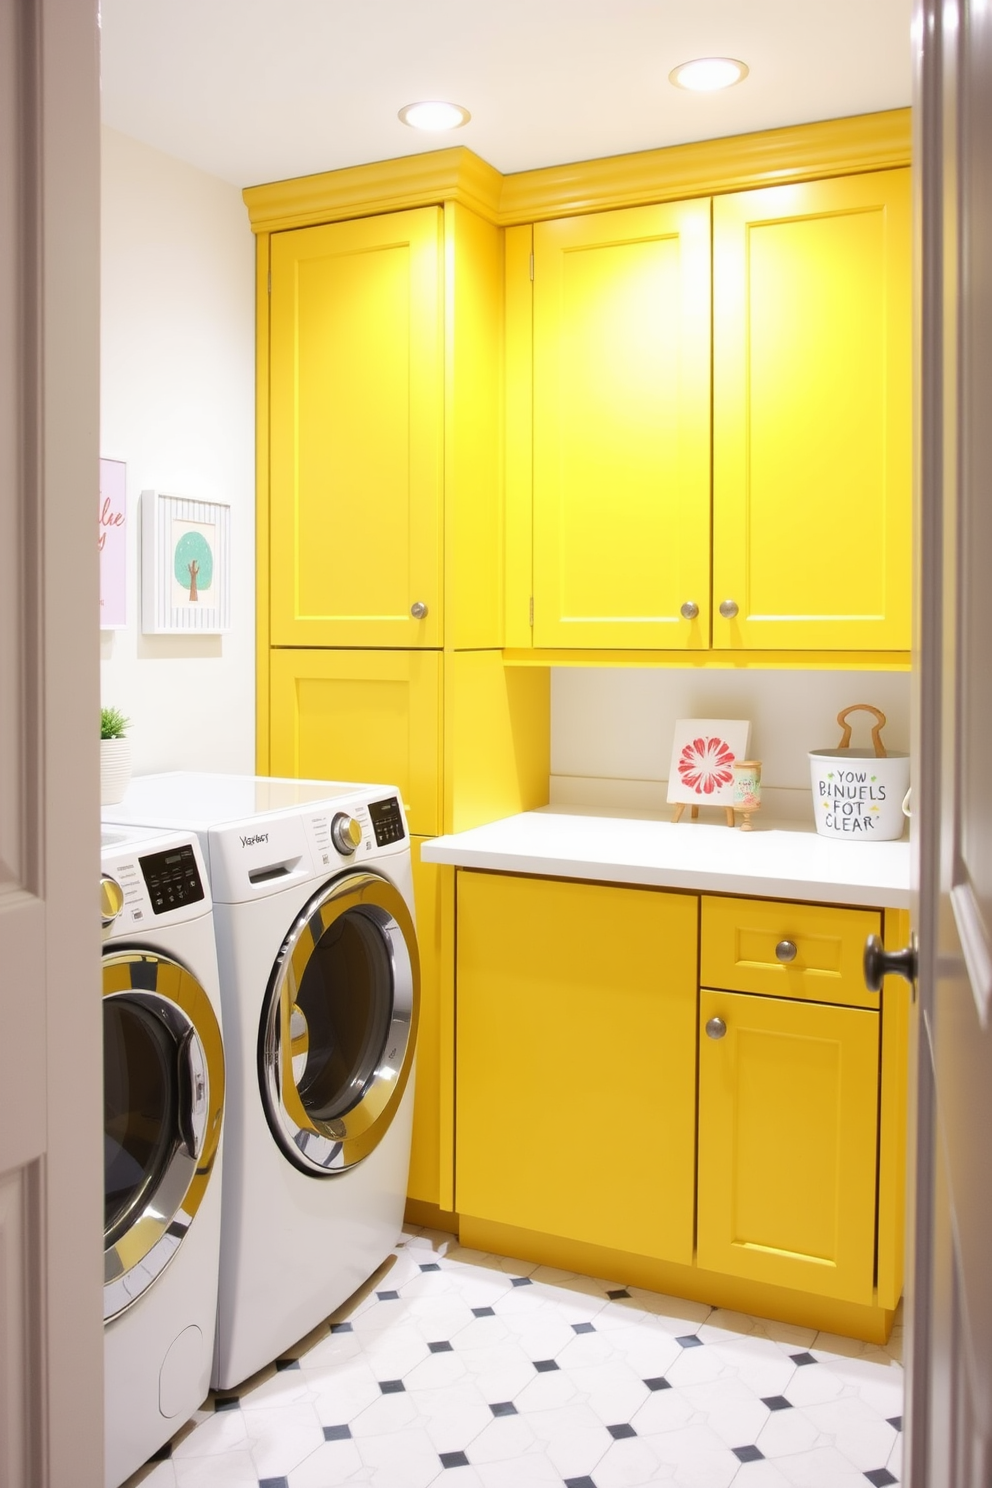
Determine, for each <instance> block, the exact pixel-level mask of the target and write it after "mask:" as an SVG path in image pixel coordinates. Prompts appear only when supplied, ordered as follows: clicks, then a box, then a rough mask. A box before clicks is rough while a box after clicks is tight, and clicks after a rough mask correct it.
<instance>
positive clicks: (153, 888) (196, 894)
mask: <svg viewBox="0 0 992 1488" xmlns="http://www.w3.org/2000/svg"><path fill="white" fill-rule="evenodd" d="M138 862H139V863H140V864H141V873H142V876H143V878H144V880H145V887H146V888H147V890H148V897H149V899H150V900H151V906H152V913H153V914H157V915H160V914H168V912H169V910H170V909H180V908H182V907H184V906H185V905H187V904H196V903H197V902H198V901H199V900H201V899H202V898H203V879H202V876H201V874H200V867H199V864H198V863H197V861H196V854H195V853H194V852H193V849H192V847H191V846H190V845H189V844H188V843H187V844H186V845H185V846H183V847H175V848H170V849H169V850H168V851H166V852H157V853H147V854H146V855H145V856H144V857H140V858H139V859H138Z"/></svg>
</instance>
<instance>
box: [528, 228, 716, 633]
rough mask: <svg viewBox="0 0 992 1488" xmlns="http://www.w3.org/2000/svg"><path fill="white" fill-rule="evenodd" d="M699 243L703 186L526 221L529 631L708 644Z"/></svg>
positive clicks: (706, 306) (703, 231) (704, 307)
mask: <svg viewBox="0 0 992 1488" xmlns="http://www.w3.org/2000/svg"><path fill="white" fill-rule="evenodd" d="M709 245H710V204H709V202H708V201H706V200H704V201H692V202H686V203H675V204H672V205H667V206H651V207H636V208H631V209H628V210H624V211H617V212H602V213H597V214H595V215H591V216H582V217H570V218H565V219H561V220H558V221H553V222H541V223H538V224H537V225H536V226H535V228H534V306H533V314H534V622H533V624H534V644H535V645H537V646H548V647H569V646H570V647H611V648H629V647H632V648H674V649H692V648H698V647H702V646H706V645H707V644H708V640H709V524H710V246H709ZM692 606H695V607H696V614H695V617H694V618H686V611H685V610H684V609H683V607H687V608H688V610H689V612H690V614H691V608H692Z"/></svg>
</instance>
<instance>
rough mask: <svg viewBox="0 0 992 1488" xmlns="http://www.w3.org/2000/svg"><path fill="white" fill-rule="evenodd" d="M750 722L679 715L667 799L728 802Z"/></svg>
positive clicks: (689, 802)
mask: <svg viewBox="0 0 992 1488" xmlns="http://www.w3.org/2000/svg"><path fill="white" fill-rule="evenodd" d="M750 741H751V724H750V722H749V721H748V720H747V719H741V718H680V719H679V720H678V721H677V722H676V724H675V737H674V739H673V742H672V763H671V768H670V770H669V773H668V799H669V801H670V802H673V803H676V804H681V805H692V806H724V807H727V806H731V805H733V800H734V761H735V760H738V759H746V758H747V752H748V746H749V744H750Z"/></svg>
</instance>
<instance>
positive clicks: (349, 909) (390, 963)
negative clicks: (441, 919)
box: [258, 872, 420, 1177]
mask: <svg viewBox="0 0 992 1488" xmlns="http://www.w3.org/2000/svg"><path fill="white" fill-rule="evenodd" d="M419 1002H420V965H419V960H418V956H417V941H416V934H415V932H414V927H413V920H412V917H411V915H410V911H409V910H408V908H407V906H406V903H405V901H404V899H403V896H402V895H401V894H400V893H399V892H398V890H397V889H395V888H394V887H393V885H392V884H391V883H389V882H388V881H387V880H386V879H384V878H380V877H379V875H378V874H375V873H366V872H354V873H347V874H345V875H343V876H342V877H341V878H338V879H335V880H334V881H333V882H332V883H330V884H328V885H326V886H325V887H324V888H323V889H322V890H321V891H320V893H319V894H317V895H315V897H314V898H313V899H311V901H310V903H309V904H308V905H307V906H306V908H305V909H304V910H303V912H302V914H301V915H300V916H299V918H298V919H297V920H296V922H295V924H294V925H293V927H292V929H291V930H290V932H289V934H288V935H287V937H286V939H285V941H284V942H283V945H282V949H281V950H280V953H279V957H278V959H277V961H276V964H275V966H274V968H273V972H272V976H271V978H270V981H269V986H268V990H267V993H266V998H265V1003H264V1005H263V1008H262V1018H261V1024H260V1027H259V1044H258V1057H259V1083H260V1087H261V1093H262V1102H263V1104H264V1106H265V1112H266V1116H267V1117H268V1121H269V1125H270V1127H271V1128H272V1132H273V1135H274V1136H275V1137H276V1140H277V1141H278V1142H279V1145H280V1146H281V1147H282V1149H283V1151H284V1152H285V1153H286V1155H287V1157H289V1158H290V1160H291V1161H292V1162H294V1163H295V1164H296V1166H297V1167H299V1168H301V1169H302V1170H303V1171H304V1172H305V1173H310V1174H313V1175H314V1176H317V1177H325V1176H328V1175H331V1174H334V1173H340V1172H343V1171H345V1170H346V1169H348V1168H350V1167H353V1166H354V1164H355V1163H357V1162H360V1161H361V1159H362V1158H363V1157H367V1156H368V1154H369V1153H370V1152H371V1151H372V1150H373V1148H374V1147H375V1146H376V1145H377V1144H378V1143H379V1142H380V1141H381V1140H382V1138H383V1136H384V1135H385V1133H386V1132H387V1130H388V1129H389V1124H390V1122H391V1121H392V1119H393V1117H394V1115H395V1114H396V1110H397V1108H398V1106H399V1104H400V1101H401V1099H402V1097H403V1091H404V1089H405V1087H406V1083H407V1080H408V1079H409V1077H410V1068H411V1065H412V1063H413V1051H414V1045H415V1042H416V1032H417V1015H418V1008H419Z"/></svg>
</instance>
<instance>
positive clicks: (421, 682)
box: [269, 649, 441, 836]
mask: <svg viewBox="0 0 992 1488" xmlns="http://www.w3.org/2000/svg"><path fill="white" fill-rule="evenodd" d="M269 682H270V705H271V722H270V755H269V760H270V769H271V771H272V774H273V775H298V776H301V777H303V778H304V779H315V780H367V781H371V782H373V783H375V784H378V783H379V782H382V783H383V784H386V785H395V786H397V787H398V789H399V790H400V792H401V794H402V796H403V801H404V803H405V805H406V807H407V817H408V822H409V827H410V831H411V832H417V833H420V834H422V835H423V836H434V835H435V834H436V833H437V832H439V831H440V830H441V793H440V785H439V780H440V774H441V770H440V751H441V730H440V708H441V702H440V700H441V654H440V652H438V651H425V652H416V651H319V650H309V649H306V650H299V651H297V650H289V649H287V650H275V651H272V652H270V670H269Z"/></svg>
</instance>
